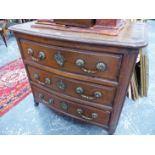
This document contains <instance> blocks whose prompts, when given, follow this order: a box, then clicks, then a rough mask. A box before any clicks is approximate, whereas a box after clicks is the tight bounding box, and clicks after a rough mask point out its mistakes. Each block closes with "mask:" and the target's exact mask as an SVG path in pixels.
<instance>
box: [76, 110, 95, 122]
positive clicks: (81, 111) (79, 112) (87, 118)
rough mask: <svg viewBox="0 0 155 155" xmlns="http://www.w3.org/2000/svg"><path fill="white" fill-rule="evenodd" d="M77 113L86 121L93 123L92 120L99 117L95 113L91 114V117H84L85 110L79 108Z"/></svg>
mask: <svg viewBox="0 0 155 155" xmlns="http://www.w3.org/2000/svg"><path fill="white" fill-rule="evenodd" d="M76 111H77V113H78V114H79V115H80V117H81V118H83V119H85V120H89V121H91V120H93V119H96V118H97V117H98V114H97V113H95V112H94V113H92V114H91V117H87V116H85V115H83V110H82V109H80V108H78V109H77V110H76Z"/></svg>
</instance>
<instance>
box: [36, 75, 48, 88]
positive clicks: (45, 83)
mask: <svg viewBox="0 0 155 155" xmlns="http://www.w3.org/2000/svg"><path fill="white" fill-rule="evenodd" d="M34 79H35V80H36V81H37V82H38V83H39V84H41V85H50V84H51V80H50V79H49V78H45V82H41V81H40V80H39V75H38V74H37V73H34Z"/></svg>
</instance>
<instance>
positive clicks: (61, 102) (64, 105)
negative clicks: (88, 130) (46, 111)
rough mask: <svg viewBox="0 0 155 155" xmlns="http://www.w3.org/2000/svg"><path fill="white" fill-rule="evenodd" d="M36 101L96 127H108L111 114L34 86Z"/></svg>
mask: <svg viewBox="0 0 155 155" xmlns="http://www.w3.org/2000/svg"><path fill="white" fill-rule="evenodd" d="M32 90H33V93H34V97H35V101H36V102H41V103H45V104H46V105H48V106H49V107H50V108H52V109H55V110H57V111H59V112H62V113H64V114H67V115H69V116H71V117H74V118H77V119H80V120H83V121H87V122H89V123H93V124H96V125H100V126H103V127H106V126H107V125H108V121H109V117H110V112H109V111H103V110H99V109H96V108H93V107H89V106H84V105H81V104H78V103H74V102H72V101H69V100H66V99H62V98H60V97H57V96H55V95H52V94H51V93H48V92H46V91H44V90H42V89H40V88H38V87H36V86H32Z"/></svg>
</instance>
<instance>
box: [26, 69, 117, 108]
mask: <svg viewBox="0 0 155 155" xmlns="http://www.w3.org/2000/svg"><path fill="white" fill-rule="evenodd" d="M27 68H28V72H29V75H30V80H31V81H34V82H36V83H38V84H41V85H43V86H46V87H48V88H49V89H52V90H54V91H57V92H59V93H63V94H65V95H68V96H71V97H75V98H78V99H81V100H86V101H88V102H95V103H98V104H102V105H107V106H112V103H113V99H114V96H115V92H116V88H115V87H107V86H103V85H96V84H90V83H85V82H82V81H78V80H73V79H70V78H64V77H61V76H58V75H56V74H53V73H50V72H46V71H43V70H41V69H38V68H35V67H32V66H27Z"/></svg>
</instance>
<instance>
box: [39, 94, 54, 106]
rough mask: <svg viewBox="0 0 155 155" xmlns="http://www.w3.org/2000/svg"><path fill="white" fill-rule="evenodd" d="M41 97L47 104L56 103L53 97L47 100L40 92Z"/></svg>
mask: <svg viewBox="0 0 155 155" xmlns="http://www.w3.org/2000/svg"><path fill="white" fill-rule="evenodd" d="M39 98H40V99H41V101H42V102H43V103H45V104H53V103H54V100H53V99H52V98H50V99H49V100H48V101H46V100H45V99H44V95H43V94H39Z"/></svg>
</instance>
